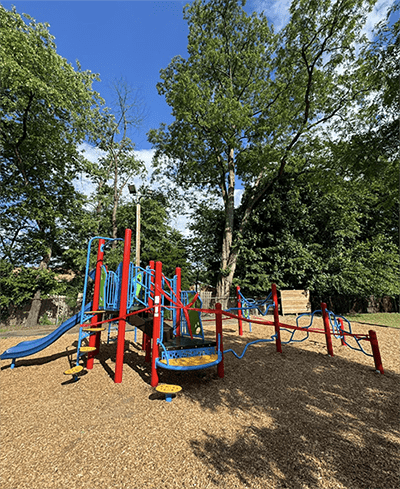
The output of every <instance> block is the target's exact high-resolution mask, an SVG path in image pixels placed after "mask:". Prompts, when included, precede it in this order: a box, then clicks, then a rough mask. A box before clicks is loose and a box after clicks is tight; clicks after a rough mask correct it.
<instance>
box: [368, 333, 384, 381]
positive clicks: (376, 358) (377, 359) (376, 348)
mask: <svg viewBox="0 0 400 489" xmlns="http://www.w3.org/2000/svg"><path fill="white" fill-rule="evenodd" d="M368 334H369V338H370V342H371V348H372V354H373V355H374V362H375V369H376V371H377V372H380V373H381V374H382V375H383V374H384V373H385V372H384V370H383V365H382V359H381V354H380V351H379V345H378V338H377V336H376V333H375V331H373V330H372V329H370V330H369V331H368Z"/></svg>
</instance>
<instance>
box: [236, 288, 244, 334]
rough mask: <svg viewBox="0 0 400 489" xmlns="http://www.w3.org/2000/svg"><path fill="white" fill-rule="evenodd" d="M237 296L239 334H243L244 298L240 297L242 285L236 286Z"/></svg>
mask: <svg viewBox="0 0 400 489" xmlns="http://www.w3.org/2000/svg"><path fill="white" fill-rule="evenodd" d="M236 298H237V306H238V316H239V319H238V323H239V336H243V321H242V298H241V297H240V287H239V285H237V286H236Z"/></svg>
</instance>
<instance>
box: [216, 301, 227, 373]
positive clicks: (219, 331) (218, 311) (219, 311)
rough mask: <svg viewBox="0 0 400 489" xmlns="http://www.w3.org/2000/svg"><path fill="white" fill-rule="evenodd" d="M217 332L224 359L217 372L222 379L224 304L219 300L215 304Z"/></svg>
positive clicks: (223, 369) (223, 371)
mask: <svg viewBox="0 0 400 489" xmlns="http://www.w3.org/2000/svg"><path fill="white" fill-rule="evenodd" d="M215 309H216V312H215V332H216V337H217V347H218V337H219V351H220V352H221V354H222V360H221V361H220V362H219V364H218V365H217V374H218V377H220V378H221V379H223V378H224V374H225V368H224V347H223V344H222V306H221V304H220V303H219V302H218V303H217V304H215Z"/></svg>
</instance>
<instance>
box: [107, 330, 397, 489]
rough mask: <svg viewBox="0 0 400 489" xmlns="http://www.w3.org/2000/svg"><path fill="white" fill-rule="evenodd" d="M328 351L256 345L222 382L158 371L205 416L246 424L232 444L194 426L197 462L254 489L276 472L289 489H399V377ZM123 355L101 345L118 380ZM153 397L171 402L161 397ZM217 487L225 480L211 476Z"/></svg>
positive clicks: (146, 368)
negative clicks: (332, 484) (327, 483)
mask: <svg viewBox="0 0 400 489" xmlns="http://www.w3.org/2000/svg"><path fill="white" fill-rule="evenodd" d="M247 341H248V340H246V339H244V338H234V339H230V340H229V348H233V349H235V351H237V352H238V353H240V352H241V351H242V350H243V348H244V346H245V344H246V342H247ZM315 343H316V342H315ZM316 345H317V347H318V344H317V343H316ZM322 346H323V345H321V344H319V348H320V350H321V352H318V351H309V350H303V349H301V348H299V347H298V346H297V347H292V346H290V345H285V346H284V352H283V353H282V354H278V353H276V351H275V345H274V344H265V343H264V344H261V345H260V346H257V347H250V348H249V349H248V351H247V352H246V354H245V356H244V358H243V359H242V360H238V359H236V358H235V357H233V355H231V354H227V355H226V356H225V378H224V379H219V378H218V377H217V374H216V368H212V369H205V370H198V371H191V372H172V371H168V370H163V369H159V370H158V372H159V377H160V383H168V384H178V385H180V386H181V387H182V392H181V393H180V396H184V398H185V399H186V400H189V401H190V402H193V403H195V404H198V405H200V406H201V408H202V409H203V410H204V411H205V415H207V414H206V413H207V411H214V412H217V411H218V409H220V408H221V407H223V408H228V410H229V412H230V415H231V416H233V417H237V418H241V417H242V419H243V417H244V419H245V420H246V421H245V422H244V425H245V428H244V433H243V430H241V431H240V432H237V434H236V436H235V438H234V439H232V436H217V435H216V434H215V432H207V431H202V432H201V433H197V434H196V430H195V427H194V437H193V439H192V441H191V442H190V443H191V448H192V450H193V453H194V454H195V456H197V457H198V458H199V459H200V460H201V461H202V463H204V464H208V465H209V466H210V468H211V469H212V471H213V473H215V471H218V473H219V474H221V476H222V477H223V476H224V475H228V474H235V475H236V476H237V478H238V479H239V480H240V481H241V483H242V484H249V487H251V484H252V483H254V479H255V478H256V479H257V478H258V477H259V478H260V482H262V480H263V478H264V477H266V476H268V473H273V474H274V476H275V477H278V479H279V481H280V485H279V486H277V487H282V488H285V487H286V488H291V489H292V488H303V487H310V488H313V487H324V483H323V479H324V478H332V477H334V479H335V481H337V482H338V483H340V484H342V485H343V486H344V487H346V488H351V489H397V488H398V487H399V480H400V477H399V475H400V474H399V467H400V457H399V453H400V442H399V440H400V432H399V425H398V419H399V418H398V409H399V404H400V402H399V392H398V391H399V389H398V385H399V380H400V379H399V377H400V376H399V375H398V374H396V373H394V372H392V371H387V372H386V373H385V375H379V374H377V373H375V369H374V362H373V359H372V358H370V362H371V363H370V365H364V364H361V363H356V362H352V361H349V360H347V359H344V358H343V357H339V356H335V357H332V358H331V357H329V356H328V355H326V353H325V351H323V349H322ZM125 348H126V351H125V356H124V364H125V365H124V366H128V367H130V368H132V369H133V370H134V371H135V372H136V373H137V374H138V375H139V376H140V377H141V378H142V379H143V381H144V382H145V383H147V384H150V377H151V366H150V363H146V362H145V361H144V354H143V353H142V354H139V353H138V352H139V351H140V348H139V347H138V346H137V345H135V344H134V343H131V342H129V341H128V340H127V341H126V343H125ZM343 348H345V347H343ZM115 352H116V345H115V344H113V345H108V346H107V345H103V346H102V350H101V356H100V358H99V360H100V363H101V364H102V365H103V367H104V368H105V370H106V371H107V372H108V374H109V375H110V377H111V378H113V375H114V372H113V371H112V369H111V368H110V366H109V365H108V364H107V363H106V362H107V360H109V359H111V361H112V362H115ZM360 355H362V354H361V353H360ZM149 399H151V400H164V396H160V395H159V394H158V393H154V394H151V395H150V397H149ZM174 402H178V400H175V401H174ZM260 412H261V413H262V421H261V422H260V423H259V422H258V416H259V413H260ZM266 417H267V419H269V423H267V425H268V426H266V423H265V419H266ZM249 420H250V421H249ZM232 422H233V423H234V420H233V421H232ZM223 423H224V424H225V423H226V420H224V421H223ZM241 426H243V421H242V422H241ZM195 435H196V436H195ZM210 482H212V483H214V484H216V483H217V482H218V481H216V480H214V479H212V476H210ZM339 487H342V486H339Z"/></svg>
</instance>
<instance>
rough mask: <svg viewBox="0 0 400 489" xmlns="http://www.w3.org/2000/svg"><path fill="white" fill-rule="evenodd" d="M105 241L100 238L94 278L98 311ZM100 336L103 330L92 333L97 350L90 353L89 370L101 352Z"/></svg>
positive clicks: (98, 318)
mask: <svg viewBox="0 0 400 489" xmlns="http://www.w3.org/2000/svg"><path fill="white" fill-rule="evenodd" d="M104 243H105V240H104V239H99V245H98V248H97V261H96V276H95V279H94V291H93V301H92V310H93V311H97V310H98V309H99V299H100V279H101V267H102V266H103V259H104V251H103V246H104ZM101 319H102V314H96V315H95V316H93V317H92V319H91V320H90V324H96V323H97V322H98V321H101ZM100 336H101V331H99V332H98V333H96V334H95V335H94V334H92V335H90V338H89V346H94V347H96V350H95V351H91V352H89V354H88V358H87V362H86V368H87V369H88V370H91V369H92V368H93V363H94V357H95V356H96V355H98V354H99V349H100Z"/></svg>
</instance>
